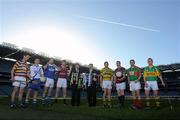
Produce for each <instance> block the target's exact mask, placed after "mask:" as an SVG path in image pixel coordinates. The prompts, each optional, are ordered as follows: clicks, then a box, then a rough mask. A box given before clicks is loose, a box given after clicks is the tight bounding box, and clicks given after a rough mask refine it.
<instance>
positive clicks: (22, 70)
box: [12, 61, 29, 77]
mask: <svg viewBox="0 0 180 120" xmlns="http://www.w3.org/2000/svg"><path fill="white" fill-rule="evenodd" d="M12 69H13V70H14V76H21V77H27V74H29V65H28V64H27V63H26V62H23V61H17V62H16V63H15V64H14V66H13V68H12Z"/></svg>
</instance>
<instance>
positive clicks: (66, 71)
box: [59, 67, 68, 78]
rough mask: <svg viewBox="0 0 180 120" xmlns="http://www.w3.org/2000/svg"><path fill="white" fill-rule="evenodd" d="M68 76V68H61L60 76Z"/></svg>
mask: <svg viewBox="0 0 180 120" xmlns="http://www.w3.org/2000/svg"><path fill="white" fill-rule="evenodd" d="M67 77H68V70H67V68H62V67H61V68H60V71H59V78H67Z"/></svg>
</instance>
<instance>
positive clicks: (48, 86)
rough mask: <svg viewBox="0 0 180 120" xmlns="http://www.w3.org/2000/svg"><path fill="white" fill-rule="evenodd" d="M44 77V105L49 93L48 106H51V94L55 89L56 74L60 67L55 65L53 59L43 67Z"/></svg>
mask: <svg viewBox="0 0 180 120" xmlns="http://www.w3.org/2000/svg"><path fill="white" fill-rule="evenodd" d="M43 68H44V76H45V78H46V82H45V86H44V91H43V95H42V104H43V105H45V98H46V93H47V92H48V93H47V100H48V104H49V105H51V92H52V89H53V87H54V76H55V72H56V71H58V67H57V66H56V65H55V64H54V60H53V59H52V58H51V59H50V60H49V61H48V63H47V64H46V65H45V66H43Z"/></svg>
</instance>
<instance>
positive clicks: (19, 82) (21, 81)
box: [12, 76, 26, 88]
mask: <svg viewBox="0 0 180 120" xmlns="http://www.w3.org/2000/svg"><path fill="white" fill-rule="evenodd" d="M14 80H15V81H14V82H13V83H12V85H13V86H14V87H20V88H24V87H26V78H25V77H21V76H15V77H14Z"/></svg>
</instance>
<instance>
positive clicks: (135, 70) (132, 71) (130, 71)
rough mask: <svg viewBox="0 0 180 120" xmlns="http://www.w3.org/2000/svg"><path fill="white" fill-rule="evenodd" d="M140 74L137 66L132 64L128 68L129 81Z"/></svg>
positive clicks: (135, 78)
mask: <svg viewBox="0 0 180 120" xmlns="http://www.w3.org/2000/svg"><path fill="white" fill-rule="evenodd" d="M141 75H142V71H141V69H140V68H139V67H137V66H133V67H130V68H129V69H128V77H129V80H130V81H135V80H137V79H138V78H139V76H141Z"/></svg>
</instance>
